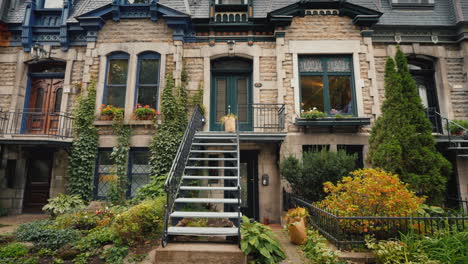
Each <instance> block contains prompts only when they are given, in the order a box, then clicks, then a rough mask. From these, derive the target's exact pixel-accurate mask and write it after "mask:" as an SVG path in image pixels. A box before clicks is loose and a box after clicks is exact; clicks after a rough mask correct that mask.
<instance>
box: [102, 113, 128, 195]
mask: <svg viewBox="0 0 468 264" xmlns="http://www.w3.org/2000/svg"><path fill="white" fill-rule="evenodd" d="M112 130H113V132H114V135H117V145H116V146H115V147H114V148H113V149H112V153H111V158H112V160H113V161H114V163H115V175H116V176H117V177H116V180H115V181H114V182H113V183H112V185H111V188H110V190H109V193H108V197H109V199H110V201H111V202H112V203H114V204H123V203H124V202H125V199H126V197H127V195H126V194H127V187H128V182H127V178H128V177H127V170H128V155H129V152H130V136H131V135H132V129H131V127H130V126H127V125H125V124H124V113H123V112H122V111H121V112H116V113H115V115H114V120H113V123H112Z"/></svg>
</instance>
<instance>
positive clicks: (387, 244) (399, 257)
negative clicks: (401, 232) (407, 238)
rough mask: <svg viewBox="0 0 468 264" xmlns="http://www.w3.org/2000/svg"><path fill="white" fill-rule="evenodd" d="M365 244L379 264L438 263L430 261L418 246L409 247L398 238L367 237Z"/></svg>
mask: <svg viewBox="0 0 468 264" xmlns="http://www.w3.org/2000/svg"><path fill="white" fill-rule="evenodd" d="M366 246H367V247H368V248H369V249H371V250H372V251H373V252H374V254H375V256H376V260H377V263H379V264H401V263H405V264H420V263H424V264H438V263H439V262H437V261H430V260H429V258H428V256H427V255H426V254H425V253H424V251H422V250H421V249H420V248H415V247H409V246H408V244H406V243H404V242H402V241H398V240H390V241H380V242H376V241H375V240H374V239H368V240H367V241H366ZM440 264H441V263H440Z"/></svg>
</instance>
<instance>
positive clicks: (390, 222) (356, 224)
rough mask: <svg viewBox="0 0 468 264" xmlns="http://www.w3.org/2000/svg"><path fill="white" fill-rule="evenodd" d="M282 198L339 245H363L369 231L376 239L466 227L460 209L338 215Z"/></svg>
mask: <svg viewBox="0 0 468 264" xmlns="http://www.w3.org/2000/svg"><path fill="white" fill-rule="evenodd" d="M283 202H284V210H288V209H291V208H295V207H304V208H306V209H307V210H308V212H309V219H308V223H309V224H310V225H311V226H313V227H314V228H316V229H317V230H319V232H320V233H321V234H322V235H323V236H325V237H326V238H327V239H328V240H329V241H330V242H331V243H333V244H334V245H335V246H337V247H338V248H340V249H342V248H345V249H349V248H357V247H363V246H364V244H365V237H366V236H369V235H372V236H374V237H375V238H376V239H377V240H386V239H394V238H398V237H399V236H400V235H401V234H405V233H409V232H414V233H416V234H420V235H425V236H431V235H434V234H435V233H436V232H438V231H441V230H452V231H453V230H457V231H463V230H466V228H468V215H467V214H466V213H463V212H451V213H446V214H444V215H430V214H412V215H408V216H398V217H394V216H354V215H352V214H349V215H339V214H338V213H332V212H330V211H329V210H327V209H325V208H320V207H318V206H317V205H315V204H312V203H310V202H308V201H306V200H304V199H301V198H299V197H297V196H295V195H293V194H290V193H287V192H285V191H283Z"/></svg>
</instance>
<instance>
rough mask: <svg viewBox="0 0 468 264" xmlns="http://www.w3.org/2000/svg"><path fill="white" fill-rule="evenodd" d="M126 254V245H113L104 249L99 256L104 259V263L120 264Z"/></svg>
mask: <svg viewBox="0 0 468 264" xmlns="http://www.w3.org/2000/svg"><path fill="white" fill-rule="evenodd" d="M127 255H128V247H126V246H113V247H110V248H106V249H104V251H103V252H102V254H101V256H100V258H101V259H104V260H105V261H106V263H112V264H122V263H123V260H124V258H125V257H126V256H127Z"/></svg>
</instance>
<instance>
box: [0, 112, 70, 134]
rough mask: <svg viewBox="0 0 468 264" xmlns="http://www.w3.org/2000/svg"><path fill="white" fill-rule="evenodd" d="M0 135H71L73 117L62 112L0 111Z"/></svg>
mask: <svg viewBox="0 0 468 264" xmlns="http://www.w3.org/2000/svg"><path fill="white" fill-rule="evenodd" d="M0 135H31V136H33V135H34V136H47V137H56V138H71V137H73V117H72V115H71V114H68V113H62V112H35V111H23V110H17V111H8V112H0Z"/></svg>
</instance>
